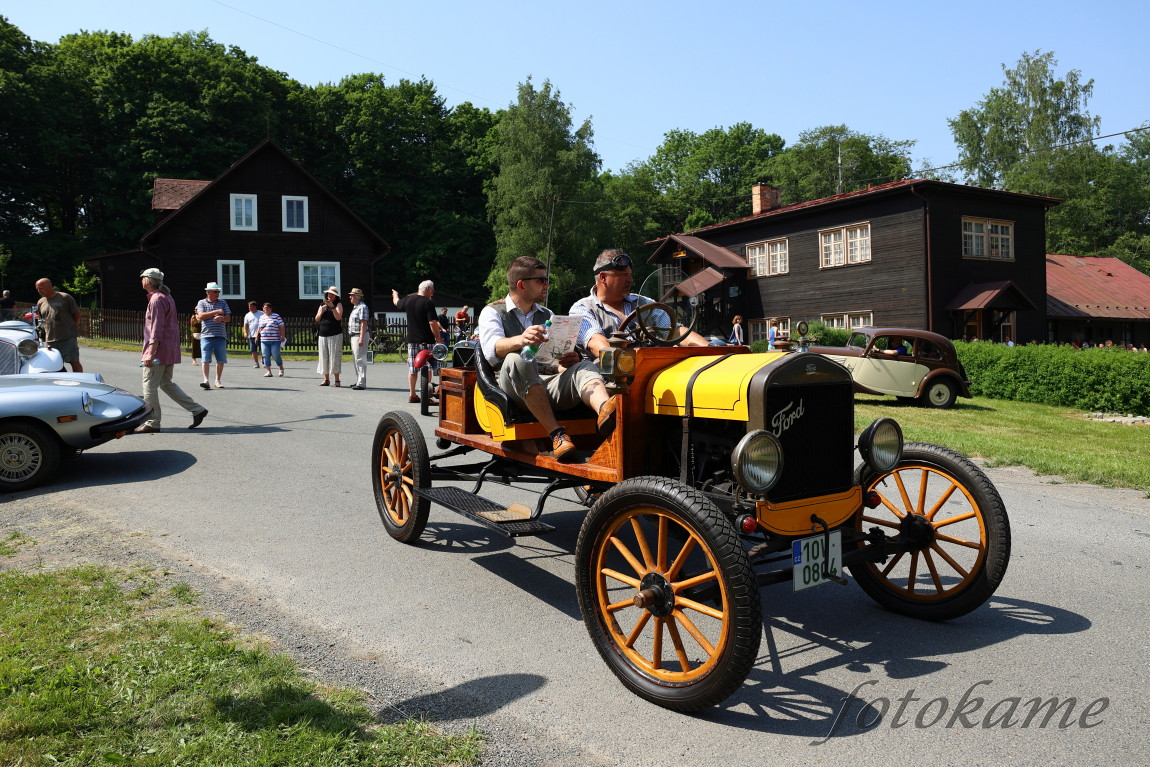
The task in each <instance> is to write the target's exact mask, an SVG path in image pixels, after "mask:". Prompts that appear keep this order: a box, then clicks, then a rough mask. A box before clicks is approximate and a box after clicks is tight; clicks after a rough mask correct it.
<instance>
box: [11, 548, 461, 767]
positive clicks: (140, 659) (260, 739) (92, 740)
mask: <svg viewBox="0 0 1150 767" xmlns="http://www.w3.org/2000/svg"><path fill="white" fill-rule="evenodd" d="M23 541H25V542H26V541H27V539H23ZM193 596H194V595H192V594H191V592H190V590H188V589H187V588H186V587H182V588H181V587H179V586H177V587H175V588H172V589H164V588H162V587H161V585H160V584H159V582H158V581H157V580H156V578H155V576H154V575H153V574H151V573H148V572H144V571H134V572H124V571H119V570H110V569H107V568H99V567H81V568H76V569H72V570H67V571H64V572H58V573H48V572H24V571H17V570H12V571H7V572H3V573H0V764H29V765H31V764H65V765H97V764H98V765H107V764H132V765H138V766H141V767H143V766H151V765H155V766H156V767H159V766H160V765H164V766H165V767H167V766H169V765H213V767H216V766H220V765H236V767H239V766H240V765H243V767H250V766H251V765H286V764H292V765H315V766H317V767H323V766H326V765H470V764H475V763H477V761H478V756H479V751H480V747H481V744H482V738H481V737H480V736H479V735H478V734H477V733H475V732H474V731H472V732H470V733H468V734H465V735H443V734H441V733H438V732H436V731H435V730H434V729H433V728H432V727H431V726H430V725H428V724H426V723H423V722H417V721H408V722H405V723H402V724H397V725H380V724H379V723H378V722H377V721H376V720H375V718H374V717H373V716H372V715H371V713H370V712H369V711H368V709H367V707H366V706H365V705H364V701H363V696H362V694H361V693H359V692H358V691H353V690H346V689H338V688H325V687H320V686H318V685H316V684H314V683H313V682H311V681H309V680H307V679H305V678H304V677H303V676H302V675H301V673H300V672H299V671H298V670H297V668H296V667H295V665H294V664H293V662H292V661H291V660H290V659H288V658H287V657H286V656H283V655H278V654H273V653H271V652H269V651H268V650H267V649H266V648H265V647H263V646H261V645H259V644H256V643H254V642H252V641H250V640H246V639H244V638H242V637H238V636H237V635H235V634H233V633H232V632H231V631H230V630H229V629H227V628H226V627H223V626H220V625H218V624H216V623H214V622H212V621H210V620H206V619H204V618H203V616H202V615H200V614H198V613H197V612H196V611H195V609H194V607H191V606H188V605H187V603H188V602H192V601H194V599H193Z"/></svg>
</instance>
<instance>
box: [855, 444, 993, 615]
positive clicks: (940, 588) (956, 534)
mask: <svg viewBox="0 0 1150 767" xmlns="http://www.w3.org/2000/svg"><path fill="white" fill-rule="evenodd" d="M900 480H901V484H900ZM857 481H858V482H860V483H861V484H862V488H863V493H864V495H865V494H866V493H868V492H870V491H871V490H875V491H877V492H878V493H879V494H880V496H881V497H882V500H883V502H882V503H881V504H880V505H879V506H878V507H877V508H874V509H867V508H863V509H862V510H861V511H860V512H859V514H858V515H857V516H856V517H855V529H856V530H859V531H866V530H869V529H870V528H871V527H875V526H878V527H879V528H881V529H883V531H884V532H886V533H887V534H888V535H891V534H893V533H895V532H898V530H899V527H900V525H901V524H902V522H901V516H903V515H906V514H907V513H908V512H909V513H911V514H923V512H924V511H925V512H926V514H925V515H923V516H925V517H926V519H927V521H928V522H929V523H930V528H931V529H932V531H933V532H932V534H931V535H932V538H933V540H932V541H931V542H930V544H929V545H928V546H927V547H926V548H923V549H921V550H920V551H918V552H915V553H908V554H902V555H896V556H892V557H891V558H890V559H888V561H887V562H886V563H881V562H863V563H859V564H855V565H852V566H850V568H849V570H850V572H851V575H852V576H854V579H855V580H856V581H857V582H858V584H859V586H861V587H862V589H863V591H865V592H866V593H867V594H869V595H870V596H871V598H873V599H874V600H875V601H876V602H878V603H879V604H880V605H882V606H883V607H885V608H887V609H888V610H891V611H893V612H896V613H899V614H901V615H907V616H910V617H912V618H921V619H924V620H949V619H951V618H957V617H959V616H960V615H965V614H966V613H968V612H970V611H971V610H974V609H975V608H977V607H979V606H980V605H982V604H983V603H984V602H986V600H988V599H990V597H991V595H992V594H994V592H995V590H996V589H997V588H998V586H999V584H1001V583H1002V579H1003V577H1004V576H1005V575H1006V567H1007V564H1008V563H1009V562H1010V520H1009V519H1008V518H1007V515H1006V506H1005V505H1004V504H1003V502H1002V498H1001V497H1000V496H999V494H998V490H996V489H995V487H994V484H993V483H992V482H991V481H990V479H989V478H988V477H987V476H986V474H985V473H983V471H982V470H981V469H980V468H978V466H976V465H975V464H974V463H972V462H971V461H969V460H968V459H966V458H964V457H963V456H961V455H959V454H958V453H956V452H954V451H953V450H950V449H948V448H945V447H940V446H938V445H929V444H925V443H921V442H912V443H909V444H907V445H906V446H905V447H904V449H903V458H902V461H901V462H900V463H899V465H898V466H896V467H895V468H894V469H893V470H892V471H889V472H886V473H884V474H877V473H876V472H875V471H874V470H872V469H870V468H869V467H867V466H865V465H864V466H863V467H862V468H860V470H859V476H858V478H857ZM924 483H925V490H923V485H924ZM944 496H945V498H944ZM941 500H945V503H940V501H941ZM936 507H937V508H936ZM960 541H962V542H963V543H960ZM923 565H925V567H923ZM960 568H961V569H960ZM920 570H921V571H922V572H920ZM912 573H913V574H914V577H913V580H912V578H911V574H912Z"/></svg>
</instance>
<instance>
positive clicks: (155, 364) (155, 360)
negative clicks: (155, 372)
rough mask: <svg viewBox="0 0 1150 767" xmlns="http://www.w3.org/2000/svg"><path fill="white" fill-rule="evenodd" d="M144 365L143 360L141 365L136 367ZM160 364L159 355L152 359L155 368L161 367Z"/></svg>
mask: <svg viewBox="0 0 1150 767" xmlns="http://www.w3.org/2000/svg"><path fill="white" fill-rule="evenodd" d="M143 366H144V363H142V362H141V363H140V364H139V365H137V366H136V367H138V368H142V367H143ZM159 366H160V359H159V357H157V358H156V359H154V360H152V367H154V368H155V367H159Z"/></svg>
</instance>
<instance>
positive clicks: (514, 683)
mask: <svg viewBox="0 0 1150 767" xmlns="http://www.w3.org/2000/svg"><path fill="white" fill-rule="evenodd" d="M546 683H547V679H546V678H545V677H542V676H539V675H538V674H495V675H493V676H485V677H480V678H479V679H472V680H470V681H467V682H463V683H462V684H457V685H455V686H454V687H451V688H448V689H446V690H442V691H436V692H433V693H428V694H426V695H419V696H416V697H413V698H408V699H406V700H401V701H395V702H393V703H392V706H389V707H388V708H385V709H383V710H382V711H381V712H380V714H379V717H380V720H381V721H383V723H384V724H391V723H394V722H400V721H405V720H407V719H409V718H411V717H415V718H420V717H421V716H423V717H426V718H428V719H430V720H432V721H437V722H443V721H450V720H453V719H462V720H469V719H476V718H479V717H482V716H487V715H488V714H492V713H495V712H496V711H498V710H499V709H501V708H503V707H504V706H506V705H508V704H509V703H512V702H514V701H516V700H518V699H519V698H523V697H526V696H528V695H532V694H534V693H535V691H536V690H539V689H540V688H541V687H543V685H544V684H546Z"/></svg>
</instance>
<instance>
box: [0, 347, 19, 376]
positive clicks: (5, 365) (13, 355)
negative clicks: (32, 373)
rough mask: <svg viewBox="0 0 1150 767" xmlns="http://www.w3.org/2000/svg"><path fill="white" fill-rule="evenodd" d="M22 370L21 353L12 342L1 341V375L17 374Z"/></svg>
mask: <svg viewBox="0 0 1150 767" xmlns="http://www.w3.org/2000/svg"><path fill="white" fill-rule="evenodd" d="M19 372H20V355H19V354H18V353H17V352H16V347H15V346H13V345H12V344H7V343H0V376H10V375H15V374H16V373H19Z"/></svg>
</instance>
